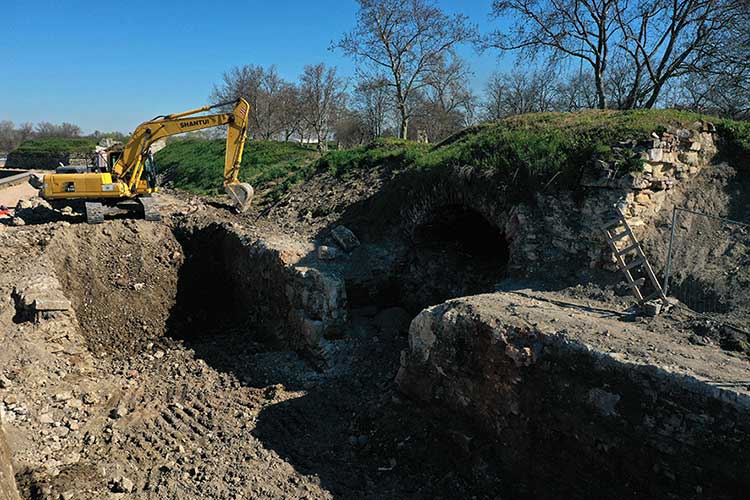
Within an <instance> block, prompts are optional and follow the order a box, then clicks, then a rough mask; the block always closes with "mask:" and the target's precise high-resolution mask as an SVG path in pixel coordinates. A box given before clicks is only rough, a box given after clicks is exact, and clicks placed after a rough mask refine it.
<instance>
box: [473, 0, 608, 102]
mask: <svg viewBox="0 0 750 500" xmlns="http://www.w3.org/2000/svg"><path fill="white" fill-rule="evenodd" d="M617 1H618V0H495V1H494V2H493V4H492V12H493V15H494V16H495V17H504V16H511V17H513V19H514V25H513V27H512V28H511V29H510V30H509V31H508V32H503V31H495V32H494V33H492V34H491V35H490V36H489V37H487V38H485V41H484V46H485V47H495V48H499V49H502V50H518V49H520V50H522V54H524V55H526V56H529V57H531V58H533V57H534V56H536V55H537V54H538V53H546V54H549V55H550V56H551V57H552V60H553V61H559V60H561V59H566V58H573V59H577V60H580V61H583V63H584V64H587V65H588V66H589V67H590V68H591V70H592V72H593V75H594V82H595V85H596V91H597V97H598V107H599V108H601V109H605V108H606V107H607V95H606V92H605V75H606V71H607V65H608V64H609V57H610V44H611V39H612V37H613V36H614V35H615V33H616V32H617V30H618V29H619V25H618V23H617V16H616V9H615V4H616V3H617Z"/></svg>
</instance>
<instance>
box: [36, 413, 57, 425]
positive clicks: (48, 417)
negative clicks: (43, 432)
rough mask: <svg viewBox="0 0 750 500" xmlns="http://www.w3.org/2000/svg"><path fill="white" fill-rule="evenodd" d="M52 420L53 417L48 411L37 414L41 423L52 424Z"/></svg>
mask: <svg viewBox="0 0 750 500" xmlns="http://www.w3.org/2000/svg"><path fill="white" fill-rule="evenodd" d="M54 421H55V419H54V418H52V415H50V414H49V413H43V414H41V415H39V423H42V424H52V423H54Z"/></svg>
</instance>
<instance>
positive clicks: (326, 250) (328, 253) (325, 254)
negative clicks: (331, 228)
mask: <svg viewBox="0 0 750 500" xmlns="http://www.w3.org/2000/svg"><path fill="white" fill-rule="evenodd" d="M340 256H341V251H340V250H339V249H338V248H336V247H334V246H326V245H321V246H319V247H318V258H319V259H320V260H334V259H337V258H339V257H340Z"/></svg>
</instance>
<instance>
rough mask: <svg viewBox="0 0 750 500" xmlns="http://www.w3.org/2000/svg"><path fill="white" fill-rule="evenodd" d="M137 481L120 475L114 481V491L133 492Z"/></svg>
mask: <svg viewBox="0 0 750 500" xmlns="http://www.w3.org/2000/svg"><path fill="white" fill-rule="evenodd" d="M134 488H135V483H133V481H131V480H130V479H128V478H127V477H125V476H119V477H117V478H115V479H114V480H113V481H112V491H113V492H114V493H132V491H133V489H134Z"/></svg>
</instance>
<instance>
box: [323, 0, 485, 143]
mask: <svg viewBox="0 0 750 500" xmlns="http://www.w3.org/2000/svg"><path fill="white" fill-rule="evenodd" d="M358 2H359V11H358V13H357V24H356V26H355V28H354V29H353V30H352V31H351V32H349V33H347V34H345V35H344V36H343V38H341V40H339V41H338V42H336V43H335V44H334V45H333V47H334V48H339V49H341V50H342V51H343V52H344V53H345V54H347V55H350V56H353V57H354V58H355V60H356V61H357V63H358V65H359V66H358V71H359V73H360V76H364V77H365V78H366V79H368V80H372V79H383V78H385V79H386V80H387V81H388V85H389V87H390V88H391V89H392V92H393V95H394V100H395V105H396V108H397V110H398V113H399V117H400V127H399V129H400V131H399V133H400V137H401V138H404V139H405V138H407V135H408V129H409V118H410V116H411V102H410V100H411V98H412V97H413V96H414V94H415V92H418V91H419V90H420V89H422V88H423V87H424V86H425V85H427V79H428V78H429V76H430V74H431V73H433V72H434V71H435V70H437V69H438V68H442V67H444V66H445V65H446V64H447V61H448V60H449V59H450V58H451V57H452V56H453V49H454V48H455V47H456V45H458V44H460V43H462V42H464V41H467V40H469V39H470V38H472V37H473V36H474V29H473V27H471V26H469V25H468V23H467V18H466V17H465V16H463V15H455V16H448V15H446V14H445V13H444V12H443V11H442V10H440V9H439V8H438V7H436V6H435V5H434V3H433V2H432V1H431V0H358Z"/></svg>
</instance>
